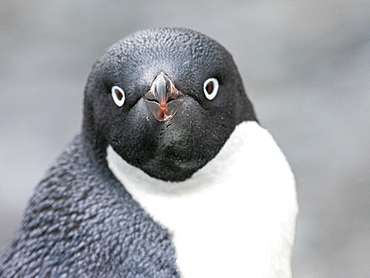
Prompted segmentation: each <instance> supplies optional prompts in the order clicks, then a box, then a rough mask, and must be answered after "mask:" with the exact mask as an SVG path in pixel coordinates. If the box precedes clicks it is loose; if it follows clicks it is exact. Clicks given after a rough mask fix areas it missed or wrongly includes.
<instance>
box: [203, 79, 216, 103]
mask: <svg viewBox="0 0 370 278" xmlns="http://www.w3.org/2000/svg"><path fill="white" fill-rule="evenodd" d="M218 87H219V85H218V80H217V79H216V78H208V79H207V80H206V81H205V82H204V84H203V93H204V95H205V96H206V98H207V99H209V100H212V99H214V98H215V97H216V95H217V92H218Z"/></svg>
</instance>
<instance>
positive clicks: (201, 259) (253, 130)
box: [107, 122, 298, 278]
mask: <svg viewBox="0 0 370 278" xmlns="http://www.w3.org/2000/svg"><path fill="white" fill-rule="evenodd" d="M107 159H108V163H109V167H110V168H111V170H112V171H113V173H114V174H115V175H116V177H117V178H118V179H119V180H120V181H121V182H122V184H123V185H124V186H125V188H126V189H127V190H128V191H129V192H130V193H131V194H132V196H133V198H134V199H136V200H137V201H138V202H139V203H140V204H141V206H142V207H143V208H144V209H145V210H146V211H147V212H148V213H149V214H150V215H151V216H152V217H153V218H154V219H155V220H156V221H158V222H159V223H161V224H162V225H163V226H164V227H166V228H168V229H169V230H170V231H171V232H172V233H173V236H174V238H173V240H174V245H175V248H176V252H177V264H178V266H179V269H180V271H181V273H182V276H183V277H185V278H195V277H202V278H204V277H254V278H255V277H291V269H290V257H291V248H292V246H293V242H294V233H295V220H296V215H297V212H298V207H297V202H296V192H295V182H294V177H293V174H292V172H291V170H290V167H289V165H288V163H287V161H286V159H285V157H284V155H283V154H282V152H281V151H280V149H279V147H278V146H277V145H276V143H275V141H274V140H273V138H272V137H271V135H270V134H269V133H268V132H267V131H266V130H265V129H263V128H261V127H260V126H259V125H258V124H257V123H255V122H244V123H241V124H240V125H238V126H237V127H236V129H235V131H234V132H233V133H232V135H231V137H230V138H229V140H228V141H227V142H226V144H225V146H224V147H223V148H222V149H221V151H220V153H219V154H218V155H217V156H216V157H215V158H214V159H213V160H212V161H210V162H209V163H208V164H207V165H206V166H204V167H203V168H202V169H200V170H199V171H198V172H196V173H195V174H194V175H193V177H192V178H191V179H189V180H187V181H184V182H180V183H171V182H163V181H160V180H157V179H154V178H151V177H149V176H148V175H147V174H145V173H144V172H142V171H141V170H140V169H138V168H135V167H133V166H131V165H129V164H127V163H126V162H125V161H124V160H122V159H121V158H120V157H119V156H118V155H117V154H116V153H115V152H114V151H113V149H112V148H111V147H109V148H108V156H107Z"/></svg>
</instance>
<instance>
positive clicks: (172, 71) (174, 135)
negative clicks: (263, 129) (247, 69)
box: [84, 28, 256, 181]
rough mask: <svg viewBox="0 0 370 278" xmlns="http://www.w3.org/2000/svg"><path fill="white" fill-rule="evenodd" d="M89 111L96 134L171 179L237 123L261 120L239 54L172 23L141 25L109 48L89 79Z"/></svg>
mask: <svg viewBox="0 0 370 278" xmlns="http://www.w3.org/2000/svg"><path fill="white" fill-rule="evenodd" d="M217 87H218V88H217ZM84 117H85V118H84V134H85V135H86V136H88V137H89V140H91V141H92V142H100V146H101V148H104V149H105V148H106V146H107V145H108V144H110V145H111V146H112V147H113V149H114V150H115V151H116V152H117V153H118V154H119V155H120V156H121V157H122V158H123V159H124V160H126V161H127V162H128V163H130V164H132V165H134V166H136V167H138V168H140V169H142V170H143V171H144V172H146V173H147V174H149V175H150V176H152V177H155V178H158V179H162V180H167V181H182V180H185V179H187V178H189V177H190V176H191V175H192V174H193V173H194V172H196V171H197V170H198V169H199V168H201V167H203V166H204V165H205V164H206V163H207V162H209V161H210V160H211V159H212V158H213V157H214V156H215V155H216V154H217V153H218V152H219V151H220V149H221V148H222V146H223V145H224V143H225V142H226V140H227V139H228V138H229V136H230V134H231V133H232V132H233V130H234V128H235V126H236V125H237V124H239V123H240V122H242V121H246V120H256V118H255V114H254V111H253V107H252V105H251V103H250V101H249V100H248V98H247V96H246V94H245V92H244V88H243V84H242V81H241V78H240V76H239V73H238V70H237V68H236V66H235V64H234V62H233V60H232V57H231V55H230V54H229V53H228V52H227V51H226V50H225V49H224V48H223V47H222V46H220V45H219V44H218V43H217V42H215V41H214V40H212V39H210V38H208V37H206V36H205V35H202V34H200V33H198V32H195V31H192V30H187V29H171V28H164V29H155V30H144V31H140V32H137V33H134V34H133V35H131V36H129V37H126V38H124V39H123V40H121V41H119V42H117V43H116V44H114V45H113V46H112V47H111V48H109V49H108V50H107V51H106V52H105V53H104V55H103V56H102V57H101V58H100V59H99V60H98V61H97V63H96V64H95V66H94V68H93V70H92V72H91V74H90V76H89V79H88V84H87V86H86V91H85V111H84Z"/></svg>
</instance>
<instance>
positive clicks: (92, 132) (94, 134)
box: [81, 104, 108, 165]
mask: <svg viewBox="0 0 370 278" xmlns="http://www.w3.org/2000/svg"><path fill="white" fill-rule="evenodd" d="M86 106H87V105H86V104H85V110H84V119H83V122H82V132H81V135H82V140H83V141H84V144H83V146H84V148H85V149H86V152H87V154H89V156H90V160H91V161H92V162H96V164H98V165H101V164H102V162H104V163H103V165H106V155H107V146H108V142H107V140H106V139H105V138H104V136H103V135H102V134H101V133H100V132H99V131H98V130H97V129H96V125H95V123H94V120H93V117H92V116H90V115H91V114H92V111H91V108H90V109H89V108H86Z"/></svg>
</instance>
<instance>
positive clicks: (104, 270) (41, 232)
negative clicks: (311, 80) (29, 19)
mask: <svg viewBox="0 0 370 278" xmlns="http://www.w3.org/2000/svg"><path fill="white" fill-rule="evenodd" d="M209 64H212V66H211V67H210V66H209ZM160 72H165V73H166V75H167V76H169V77H170V78H171V80H172V81H173V82H174V84H175V85H176V86H177V88H178V89H179V90H180V91H182V92H186V94H187V95H188V96H190V97H187V98H186V100H185V101H184V102H185V103H184V104H183V106H182V109H180V110H179V112H178V114H179V115H182V116H183V117H181V116H179V115H177V116H176V117H174V118H173V119H171V120H169V121H165V122H161V121H156V120H154V118H153V116H152V115H151V114H150V112H149V110H148V109H147V108H146V107H145V105H144V101H143V99H142V96H143V95H144V94H145V93H146V92H147V91H148V90H149V89H150V85H151V83H152V82H153V79H154V78H155V76H157V75H158V74H160ZM208 77H217V78H218V80H219V81H220V91H230V92H229V93H228V94H225V93H224V94H222V96H220V97H219V98H217V99H215V101H214V102H212V104H211V103H209V102H207V101H206V100H205V98H204V96H203V93H202V89H200V90H199V88H202V85H203V82H204V80H205V79H207V78H208ZM113 85H118V86H120V87H121V88H123V89H124V91H125V92H126V103H125V105H124V106H123V107H121V108H120V107H117V106H116V105H115V104H114V102H113V101H112V99H111V95H110V89H111V87H112V86H113ZM231 92H232V93H231ZM235 96H237V97H238V98H239V101H237V102H235V101H230V99H231V98H233V97H235ZM248 119H255V116H254V112H253V108H252V106H251V104H250V102H249V101H248V99H247V97H246V95H245V93H244V89H243V86H242V83H241V80H240V76H239V74H238V72H237V69H236V67H235V65H234V63H233V62H232V59H231V56H230V55H229V54H228V53H227V52H226V50H224V49H223V48H222V47H221V46H220V45H219V44H218V43H216V42H215V41H213V40H211V39H209V38H208V37H206V36H204V35H201V34H199V33H197V32H194V31H190V30H186V29H158V30H146V31H141V32H138V33H135V34H134V35H131V36H129V37H127V38H125V39H123V40H121V41H119V42H118V43H116V44H115V45H113V46H112V47H111V48H110V49H109V50H108V51H107V52H106V53H105V54H104V55H103V56H102V58H101V59H100V60H98V62H97V63H96V64H95V66H94V68H93V70H92V73H91V74H90V76H89V79H88V82H87V86H86V90H85V102H84V122H83V129H82V132H81V134H80V135H78V136H77V137H76V138H75V139H74V140H73V141H72V143H71V144H70V145H69V146H68V147H67V148H66V150H65V151H64V152H63V153H62V155H61V156H60V157H59V158H58V159H57V160H56V162H55V163H54V164H53V166H52V167H51V169H50V170H49V171H48V172H47V173H46V175H45V177H44V179H43V180H42V181H41V182H40V184H39V185H38V186H37V188H36V190H35V193H34V195H33V197H32V198H31V200H30V202H29V205H28V207H27V209H26V212H25V215H24V218H23V220H22V223H21V226H20V228H19V230H18V231H17V233H16V234H15V236H14V239H13V240H12V242H11V243H10V245H9V246H8V248H7V249H6V250H5V253H4V254H3V256H2V257H1V260H0V276H1V277H178V276H179V273H178V270H177V267H176V264H175V250H174V247H173V245H172V243H171V235H170V234H169V232H168V231H167V230H166V229H165V228H163V227H162V226H161V225H159V224H157V223H156V222H154V221H153V219H152V218H151V217H150V216H149V215H148V214H147V213H146V212H145V211H144V210H143V209H142V208H141V207H140V205H138V203H137V202H135V201H134V200H133V199H132V197H131V196H130V194H128V192H127V191H126V190H125V188H124V187H123V186H122V185H121V183H120V182H119V181H118V180H117V179H116V178H115V177H114V175H113V174H112V173H111V171H110V170H109V168H108V167H107V162H106V159H105V156H106V148H107V146H108V143H109V144H110V145H112V147H113V148H114V149H115V150H116V151H117V152H118V153H119V154H120V155H121V156H122V158H124V159H125V160H126V161H127V162H129V163H130V164H132V165H134V166H137V167H139V168H141V169H142V170H143V171H145V172H146V173H148V174H149V175H151V176H153V177H155V178H159V179H163V180H170V181H181V180H185V179H187V178H189V177H190V176H191V175H192V174H193V173H194V172H196V171H197V170H198V169H199V168H201V167H202V166H204V165H205V164H206V163H207V162H208V161H209V160H211V159H212V158H213V157H214V156H215V155H216V154H217V153H218V151H219V150H220V149H221V147H222V146H223V144H224V143H225V141H226V140H227V138H228V137H229V135H230V134H231V132H232V131H233V130H234V128H235V125H236V124H238V123H240V122H241V121H244V120H248Z"/></svg>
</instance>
